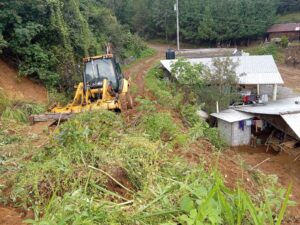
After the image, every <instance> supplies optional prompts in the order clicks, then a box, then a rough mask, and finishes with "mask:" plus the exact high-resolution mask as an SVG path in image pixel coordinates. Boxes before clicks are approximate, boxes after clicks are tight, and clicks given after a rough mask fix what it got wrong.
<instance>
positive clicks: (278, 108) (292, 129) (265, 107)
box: [234, 97, 300, 140]
mask: <svg viewBox="0 0 300 225" xmlns="http://www.w3.org/2000/svg"><path fill="white" fill-rule="evenodd" d="M234 109H235V110H237V111H239V112H244V113H249V114H251V115H255V116H259V117H260V118H261V119H263V120H265V121H267V122H268V123H270V124H272V126H274V127H275V128H276V129H278V130H280V131H282V132H284V133H286V134H288V135H289V136H291V137H293V138H295V139H298V140H300V97H295V98H287V99H281V100H278V101H276V102H269V103H268V104H262V105H259V104H258V105H248V106H238V107H235V108H234Z"/></svg>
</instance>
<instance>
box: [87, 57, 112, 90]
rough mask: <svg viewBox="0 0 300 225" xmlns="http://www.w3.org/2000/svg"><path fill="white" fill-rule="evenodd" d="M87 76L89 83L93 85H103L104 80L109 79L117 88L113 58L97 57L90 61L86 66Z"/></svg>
mask: <svg viewBox="0 0 300 225" xmlns="http://www.w3.org/2000/svg"><path fill="white" fill-rule="evenodd" d="M85 76H86V82H87V85H89V86H91V87H93V86H102V81H103V80H104V79H108V81H110V82H111V84H112V86H113V89H117V78H116V75H115V70H114V66H113V62H112V60H111V59H97V60H92V61H91V62H88V63H87V64H86V66H85Z"/></svg>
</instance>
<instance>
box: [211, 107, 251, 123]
mask: <svg viewBox="0 0 300 225" xmlns="http://www.w3.org/2000/svg"><path fill="white" fill-rule="evenodd" d="M211 116H213V117H216V118H218V119H221V120H224V121H226V122H229V123H233V122H237V121H242V120H248V119H251V118H253V117H254V116H253V115H251V114H248V113H243V112H239V111H236V110H233V109H227V110H224V111H222V112H219V113H212V114H211Z"/></svg>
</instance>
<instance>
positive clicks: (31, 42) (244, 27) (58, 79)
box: [0, 0, 300, 90]
mask: <svg viewBox="0 0 300 225" xmlns="http://www.w3.org/2000/svg"><path fill="white" fill-rule="evenodd" d="M174 3H175V1H174V0H46V1H44V0H31V1H22V0H2V1H1V2H0V8H1V10H0V54H2V57H3V58H6V61H10V62H12V63H13V64H14V65H15V66H18V68H19V71H20V74H21V75H27V76H30V77H32V78H35V79H38V80H41V81H42V82H43V83H45V84H46V85H47V86H48V87H56V88H59V89H60V90H66V89H68V88H69V87H72V86H73V84H74V83H75V82H76V79H77V80H78V79H80V76H79V75H80V70H81V69H79V68H78V65H79V64H80V62H81V59H82V57H84V56H88V55H94V54H98V53H101V52H103V49H104V47H105V44H106V43H108V42H111V43H112V44H113V47H114V52H115V53H116V54H117V56H118V58H120V59H121V60H122V59H126V58H130V57H133V58H137V57H139V56H140V55H141V54H142V52H143V50H145V49H146V45H145V43H144V42H143V41H142V40H141V38H140V37H143V38H145V39H165V40H167V41H170V40H175V38H176V17H175V12H174ZM299 9H300V0H265V1H261V0H251V1H249V0H229V1H228V0H222V1H220V0H180V1H179V10H180V27H181V30H180V34H181V40H182V41H183V42H189V43H194V44H206V45H208V46H216V45H218V44H223V45H224V44H225V45H235V44H240V43H247V42H248V41H250V40H255V39H257V38H261V37H262V36H263V35H264V33H265V31H266V29H267V28H268V27H269V26H270V25H271V24H273V23H274V21H275V17H276V15H277V14H284V13H287V12H293V11H297V10H299ZM139 36H140V37H139Z"/></svg>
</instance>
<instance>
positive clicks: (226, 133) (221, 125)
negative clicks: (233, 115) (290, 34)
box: [218, 119, 232, 146]
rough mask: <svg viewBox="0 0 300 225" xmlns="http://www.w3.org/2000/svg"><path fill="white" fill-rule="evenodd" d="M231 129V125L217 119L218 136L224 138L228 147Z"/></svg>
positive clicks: (230, 139)
mask: <svg viewBox="0 0 300 225" xmlns="http://www.w3.org/2000/svg"><path fill="white" fill-rule="evenodd" d="M231 128H232V126H231V123H228V122H226V121H224V120H220V119H218V129H219V132H220V135H221V137H222V138H224V140H225V141H226V143H227V144H228V145H230V146H231V142H232V137H231V135H232V132H231V130H232V129H231Z"/></svg>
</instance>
